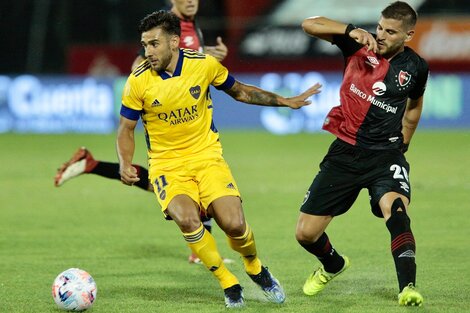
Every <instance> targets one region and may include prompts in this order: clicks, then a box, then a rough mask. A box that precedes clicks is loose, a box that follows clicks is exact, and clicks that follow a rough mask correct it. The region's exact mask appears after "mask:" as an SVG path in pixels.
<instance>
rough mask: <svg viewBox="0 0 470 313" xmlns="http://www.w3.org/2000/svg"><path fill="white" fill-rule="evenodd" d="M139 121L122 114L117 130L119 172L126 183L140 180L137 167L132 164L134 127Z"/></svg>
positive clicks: (129, 183)
mask: <svg viewBox="0 0 470 313" xmlns="http://www.w3.org/2000/svg"><path fill="white" fill-rule="evenodd" d="M136 125H137V121H134V120H130V119H127V118H125V117H123V116H121V119H120V120H119V128H118V131H117V140H116V150H117V154H118V158H119V174H120V175H121V181H122V182H123V183H124V184H126V185H133V184H134V183H136V182H138V181H139V180H140V178H139V176H138V174H137V169H136V168H135V167H134V166H132V158H133V157H134V149H135V140H134V129H135V126H136Z"/></svg>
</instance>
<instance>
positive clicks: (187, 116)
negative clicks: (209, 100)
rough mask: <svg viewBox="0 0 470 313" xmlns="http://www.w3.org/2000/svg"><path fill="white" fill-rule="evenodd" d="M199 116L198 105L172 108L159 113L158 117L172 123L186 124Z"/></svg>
mask: <svg viewBox="0 0 470 313" xmlns="http://www.w3.org/2000/svg"><path fill="white" fill-rule="evenodd" d="M198 117H199V114H198V112H197V105H193V106H191V107H190V108H182V109H176V110H172V111H170V112H163V113H158V119H160V120H161V121H164V122H167V123H169V124H170V125H178V124H184V123H187V122H190V121H193V120H195V119H197V118H198Z"/></svg>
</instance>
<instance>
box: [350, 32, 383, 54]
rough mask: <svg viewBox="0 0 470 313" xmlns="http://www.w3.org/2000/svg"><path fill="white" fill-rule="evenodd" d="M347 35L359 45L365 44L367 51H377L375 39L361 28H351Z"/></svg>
mask: <svg viewBox="0 0 470 313" xmlns="http://www.w3.org/2000/svg"><path fill="white" fill-rule="evenodd" d="M349 37H351V38H352V39H354V40H356V42H358V43H360V44H361V45H364V46H367V51H374V52H375V53H376V52H377V41H376V40H375V38H374V36H372V34H371V33H369V32H368V31H366V30H365V29H362V28H356V29H353V30H352V31H351V32H350V33H349Z"/></svg>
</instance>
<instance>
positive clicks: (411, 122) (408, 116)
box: [402, 96, 424, 144]
mask: <svg viewBox="0 0 470 313" xmlns="http://www.w3.org/2000/svg"><path fill="white" fill-rule="evenodd" d="M423 98H424V96H421V97H419V98H418V99H416V100H413V99H408V102H407V104H406V110H405V114H404V115H403V121H402V124H403V127H402V133H403V143H404V144H409V143H410V141H411V137H413V134H414V132H415V130H416V128H417V127H418V123H419V119H420V117H421V112H422V111H423Z"/></svg>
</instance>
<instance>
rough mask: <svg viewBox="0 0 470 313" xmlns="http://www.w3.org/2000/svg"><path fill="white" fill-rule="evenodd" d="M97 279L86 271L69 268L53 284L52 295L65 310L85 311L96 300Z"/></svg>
mask: <svg viewBox="0 0 470 313" xmlns="http://www.w3.org/2000/svg"><path fill="white" fill-rule="evenodd" d="M97 291H98V289H97V287H96V283H95V280H94V279H93V277H91V275H90V274H88V273H87V272H86V271H84V270H81V269H79V268H69V269H68V270H65V271H63V272H62V273H60V274H59V275H58V276H57V277H56V279H55V280H54V283H53V284H52V297H53V298H54V301H55V303H57V305H58V306H59V308H61V309H62V310H65V311H84V310H86V309H89V308H90V307H91V306H92V305H93V303H94V302H95V300H96V293H97Z"/></svg>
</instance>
